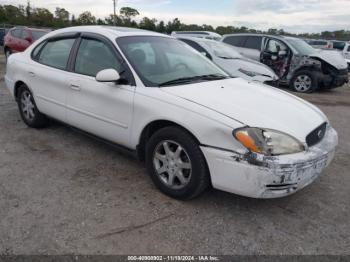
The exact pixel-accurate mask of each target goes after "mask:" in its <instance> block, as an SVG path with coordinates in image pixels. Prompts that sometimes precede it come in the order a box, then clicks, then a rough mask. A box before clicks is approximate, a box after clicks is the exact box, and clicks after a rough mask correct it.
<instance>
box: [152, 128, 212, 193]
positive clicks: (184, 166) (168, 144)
mask: <svg viewBox="0 0 350 262" xmlns="http://www.w3.org/2000/svg"><path fill="white" fill-rule="evenodd" d="M146 154H147V155H146V166H147V170H148V173H149V174H150V176H151V179H152V181H153V182H154V184H155V185H156V186H157V188H158V189H159V190H160V191H162V192H163V193H164V194H166V195H168V196H170V197H173V198H176V199H181V200H186V199H191V198H194V197H196V196H198V195H200V194H201V193H202V192H203V191H204V190H205V189H206V188H207V187H208V186H209V184H210V178H209V171H208V168H207V164H206V161H205V158H204V155H203V153H202V151H201V150H200V148H199V145H198V143H197V141H196V140H195V139H194V138H193V137H192V136H191V135H190V134H189V133H188V132H186V131H185V130H183V129H181V128H179V127H165V128H163V129H160V130H159V131H157V132H156V133H155V134H154V135H153V136H152V137H151V138H150V140H149V141H148V143H147V146H146Z"/></svg>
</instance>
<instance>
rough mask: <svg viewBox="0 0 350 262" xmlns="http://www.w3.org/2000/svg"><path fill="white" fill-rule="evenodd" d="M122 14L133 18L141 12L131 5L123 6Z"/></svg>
mask: <svg viewBox="0 0 350 262" xmlns="http://www.w3.org/2000/svg"><path fill="white" fill-rule="evenodd" d="M119 12H120V15H122V16H124V17H126V18H132V17H135V16H138V15H139V14H140V13H139V11H137V10H136V9H134V8H131V7H122V8H120V11H119Z"/></svg>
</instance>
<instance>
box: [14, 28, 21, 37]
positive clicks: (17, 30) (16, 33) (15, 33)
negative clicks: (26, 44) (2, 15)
mask: <svg viewBox="0 0 350 262" xmlns="http://www.w3.org/2000/svg"><path fill="white" fill-rule="evenodd" d="M11 35H12V36H13V37H16V38H21V37H22V30H21V29H14V30H11Z"/></svg>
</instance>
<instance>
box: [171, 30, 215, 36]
mask: <svg viewBox="0 0 350 262" xmlns="http://www.w3.org/2000/svg"><path fill="white" fill-rule="evenodd" d="M171 34H174V35H186V34H187V35H190V34H193V35H196V34H198V35H208V36H218V37H221V35H220V34H218V33H215V32H210V31H173V32H172V33H171Z"/></svg>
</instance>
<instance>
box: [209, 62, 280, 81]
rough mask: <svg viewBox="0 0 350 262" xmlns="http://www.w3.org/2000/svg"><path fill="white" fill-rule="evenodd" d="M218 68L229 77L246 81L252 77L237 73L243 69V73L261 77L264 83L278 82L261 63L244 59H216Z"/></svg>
mask: <svg viewBox="0 0 350 262" xmlns="http://www.w3.org/2000/svg"><path fill="white" fill-rule="evenodd" d="M214 62H215V63H216V64H217V65H218V66H220V67H221V68H222V69H224V70H225V71H226V72H228V73H229V74H230V75H231V76H234V77H242V78H244V79H247V80H252V79H254V77H252V76H249V75H246V74H244V73H242V72H241V71H239V70H240V69H243V70H245V71H249V72H253V73H256V74H257V76H263V79H266V80H265V81H272V80H273V81H274V80H278V76H277V75H276V74H275V72H274V71H273V70H272V69H270V68H269V67H267V66H265V65H264V64H262V63H259V62H256V61H254V60H250V59H245V58H235V59H223V58H217V59H215V61H214Z"/></svg>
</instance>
